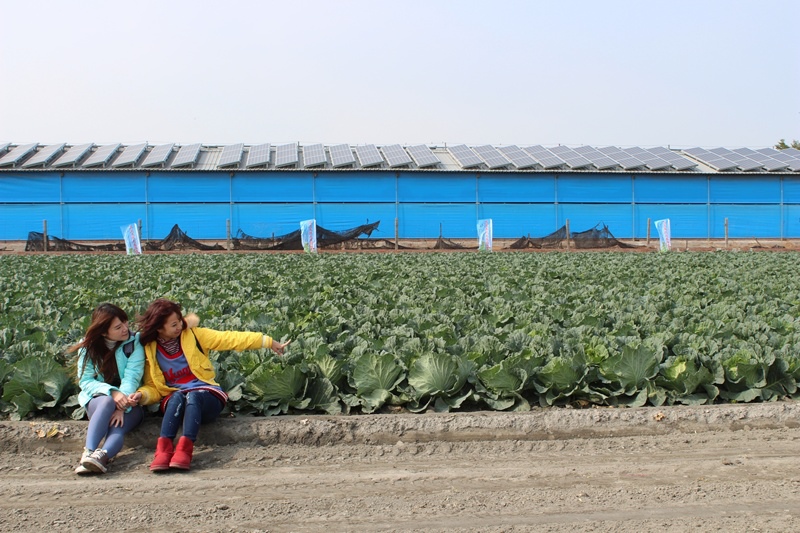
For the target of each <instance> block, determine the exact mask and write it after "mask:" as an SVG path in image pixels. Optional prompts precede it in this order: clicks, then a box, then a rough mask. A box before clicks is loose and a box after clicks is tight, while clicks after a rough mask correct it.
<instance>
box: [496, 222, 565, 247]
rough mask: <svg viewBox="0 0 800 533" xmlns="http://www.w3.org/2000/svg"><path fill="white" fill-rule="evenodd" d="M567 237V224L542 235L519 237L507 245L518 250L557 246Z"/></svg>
mask: <svg viewBox="0 0 800 533" xmlns="http://www.w3.org/2000/svg"><path fill="white" fill-rule="evenodd" d="M566 239H567V226H561V227H560V228H559V229H557V230H556V231H554V232H553V233H551V234H550V235H546V236H544V237H530V236H529V237H520V238H519V239H517V240H516V241H514V242H513V243H511V244H510V245H509V248H512V249H516V250H520V249H523V248H558V247H559V246H560V245H561V243H562V242H564V241H565V240H566Z"/></svg>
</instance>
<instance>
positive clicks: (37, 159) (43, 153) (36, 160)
mask: <svg viewBox="0 0 800 533" xmlns="http://www.w3.org/2000/svg"><path fill="white" fill-rule="evenodd" d="M64 146H66V143H61V144H51V145H50V146H45V147H43V148H42V149H41V150H39V152H38V153H36V154H34V155H33V157H31V158H30V159H28V160H27V161H25V162H24V163H23V164H22V168H29V167H34V166H36V165H42V166H44V165H47V164H48V163H49V162H50V161H52V160H53V159H54V158H55V157H56V156H57V155H58V154H60V153H61V151H62V150H64Z"/></svg>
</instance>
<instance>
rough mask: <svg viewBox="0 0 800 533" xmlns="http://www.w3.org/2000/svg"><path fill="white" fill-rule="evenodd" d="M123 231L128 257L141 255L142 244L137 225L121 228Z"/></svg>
mask: <svg viewBox="0 0 800 533" xmlns="http://www.w3.org/2000/svg"><path fill="white" fill-rule="evenodd" d="M119 229H121V230H122V238H123V239H124V240H125V251H126V252H127V254H128V255H141V254H142V243H141V242H140V241H139V226H138V225H136V224H128V225H127V226H120V228H119Z"/></svg>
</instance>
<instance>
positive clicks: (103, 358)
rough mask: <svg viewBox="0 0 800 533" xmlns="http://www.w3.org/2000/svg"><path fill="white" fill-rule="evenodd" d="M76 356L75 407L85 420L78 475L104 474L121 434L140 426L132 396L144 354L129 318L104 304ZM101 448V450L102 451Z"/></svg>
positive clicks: (119, 444) (139, 414) (119, 446)
mask: <svg viewBox="0 0 800 533" xmlns="http://www.w3.org/2000/svg"><path fill="white" fill-rule="evenodd" d="M76 350H77V351H78V363H77V370H78V385H79V386H80V388H81V391H80V393H79V394H78V402H79V403H80V405H81V407H84V408H85V409H86V413H87V415H88V416H89V429H88V431H87V432H86V445H85V447H84V451H83V455H82V456H81V463H80V465H79V466H78V468H76V469H75V473H77V474H89V473H100V474H105V473H106V471H107V470H108V463H109V461H110V460H111V459H113V458H114V456H115V455H117V453H119V451H120V450H121V449H122V444H123V440H124V437H125V434H126V433H128V432H129V431H131V430H132V429H134V428H135V427H136V426H138V425H139V424H140V423H141V422H142V418H143V417H144V412H143V411H142V408H141V407H140V406H139V405H138V402H136V401H134V400H132V399H131V398H130V395H131V394H133V393H134V392H136V389H137V388H138V387H139V383H140V382H141V380H142V373H143V372H144V349H143V348H142V345H141V344H140V343H139V336H138V334H137V335H134V334H133V333H132V332H131V331H130V329H128V315H127V314H126V313H125V311H123V310H122V309H120V308H119V307H117V306H116V305H113V304H109V303H104V304H102V305H100V306H98V307H97V309H95V310H94V312H92V322H91V324H90V325H89V329H88V330H87V331H86V335H85V336H84V338H83V339H81V341H80V342H78V343H77V344H75V345H74V346H72V347H71V348H70V350H69V351H70V352H74V351H76ZM101 443H102V446H101Z"/></svg>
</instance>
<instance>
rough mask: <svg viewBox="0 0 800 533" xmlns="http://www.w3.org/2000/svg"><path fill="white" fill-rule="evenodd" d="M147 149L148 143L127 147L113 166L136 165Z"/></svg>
mask: <svg viewBox="0 0 800 533" xmlns="http://www.w3.org/2000/svg"><path fill="white" fill-rule="evenodd" d="M146 148H147V143H143V144H136V145H133V146H127V147H125V149H124V150H123V151H122V153H121V154H120V155H119V157H118V158H117V159H116V160H115V161H114V162H113V163H111V166H112V167H114V168H116V167H122V166H125V165H134V166H135V165H136V162H137V161H139V158H140V157H142V154H143V153H144V151H145V149H146Z"/></svg>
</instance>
